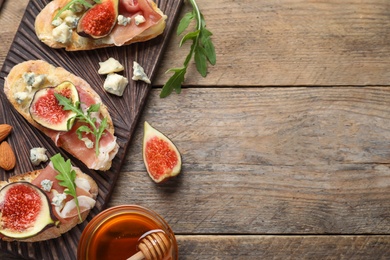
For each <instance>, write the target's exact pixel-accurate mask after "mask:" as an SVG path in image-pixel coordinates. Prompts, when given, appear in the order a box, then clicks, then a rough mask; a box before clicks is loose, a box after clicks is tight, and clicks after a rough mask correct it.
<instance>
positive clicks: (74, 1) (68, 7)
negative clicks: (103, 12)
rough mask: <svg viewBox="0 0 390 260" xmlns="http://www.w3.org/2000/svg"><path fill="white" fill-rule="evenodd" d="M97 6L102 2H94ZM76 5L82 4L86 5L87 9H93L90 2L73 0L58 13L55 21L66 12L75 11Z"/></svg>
mask: <svg viewBox="0 0 390 260" xmlns="http://www.w3.org/2000/svg"><path fill="white" fill-rule="evenodd" d="M93 1H94V2H95V3H96V4H99V3H100V2H101V0H93ZM75 4H82V5H84V6H85V7H87V8H91V7H92V4H91V3H90V2H88V1H87V0H71V1H70V2H69V3H67V4H66V5H65V6H64V7H62V8H61V9H60V10H59V11H58V13H57V14H56V15H55V16H54V18H53V21H55V20H56V19H57V18H58V17H60V16H61V14H62V13H63V12H65V11H66V10H72V11H73V10H74V5H75Z"/></svg>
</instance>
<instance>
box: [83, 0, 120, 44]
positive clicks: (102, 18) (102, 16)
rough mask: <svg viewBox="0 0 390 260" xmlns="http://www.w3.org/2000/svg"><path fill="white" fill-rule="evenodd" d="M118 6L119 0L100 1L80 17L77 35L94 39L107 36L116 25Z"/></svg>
mask: <svg viewBox="0 0 390 260" xmlns="http://www.w3.org/2000/svg"><path fill="white" fill-rule="evenodd" d="M118 6H119V0H101V2H100V3H97V4H95V5H94V6H92V7H91V8H90V9H88V10H87V11H86V12H85V13H84V14H83V15H82V16H81V17H80V20H79V22H78V24H77V33H78V34H79V35H80V36H84V37H92V38H94V39H99V38H103V37H105V36H107V35H108V34H110V32H111V31H112V28H114V26H115V24H116V23H117V17H118Z"/></svg>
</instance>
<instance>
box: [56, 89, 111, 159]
mask: <svg viewBox="0 0 390 260" xmlns="http://www.w3.org/2000/svg"><path fill="white" fill-rule="evenodd" d="M54 95H55V97H56V98H57V100H58V102H59V103H60V105H62V106H63V107H64V110H69V111H72V112H74V113H75V114H76V115H75V117H73V118H70V119H69V120H68V124H69V123H71V122H73V121H74V120H75V119H77V120H79V121H80V122H84V123H87V124H88V125H89V127H88V126H87V125H82V126H80V127H79V128H77V130H76V133H77V136H78V138H79V139H82V134H83V133H86V134H93V135H94V136H95V143H94V145H95V153H96V155H98V154H99V142H100V139H101V137H102V135H103V133H104V130H105V129H106V128H107V125H108V124H107V118H106V117H105V118H103V119H102V121H101V122H100V125H99V126H98V127H96V117H92V116H91V113H93V112H99V110H100V104H99V103H97V104H93V105H91V106H90V107H89V108H88V109H87V111H86V113H84V112H83V110H82V109H81V108H80V104H81V103H80V101H77V102H76V103H75V104H73V103H72V101H71V100H70V99H68V98H66V97H64V96H63V95H61V94H58V93H54ZM68 128H70V127H69V125H68Z"/></svg>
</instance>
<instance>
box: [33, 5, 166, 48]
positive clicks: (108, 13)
mask: <svg viewBox="0 0 390 260" xmlns="http://www.w3.org/2000/svg"><path fill="white" fill-rule="evenodd" d="M166 18H167V17H166V15H164V14H163V12H162V11H161V10H160V9H159V8H158V7H157V5H156V4H155V3H154V2H153V1H152V0H99V1H98V0H53V1H51V2H50V3H49V4H47V5H46V6H45V7H44V8H43V9H42V11H41V12H40V13H39V14H38V16H37V17H36V19H35V32H36V35H37V36H38V38H39V40H40V41H42V42H43V43H45V44H46V45H48V46H49V47H51V48H65V50H67V51H78V50H91V49H97V48H103V47H108V46H123V45H128V44H131V43H134V42H143V41H147V40H150V39H152V38H155V37H157V36H158V35H160V34H162V33H163V31H164V29H165V26H166V22H165V21H166Z"/></svg>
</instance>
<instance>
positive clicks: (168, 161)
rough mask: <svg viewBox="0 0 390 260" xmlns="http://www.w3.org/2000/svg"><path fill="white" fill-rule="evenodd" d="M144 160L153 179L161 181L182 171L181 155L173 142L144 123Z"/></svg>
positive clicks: (157, 181)
mask: <svg viewBox="0 0 390 260" xmlns="http://www.w3.org/2000/svg"><path fill="white" fill-rule="evenodd" d="M143 160H144V163H145V166H146V170H147V172H148V174H149V176H150V177H151V178H152V180H153V181H154V182H156V183H161V182H164V181H166V180H168V179H169V178H172V177H174V176H176V175H178V174H179V173H180V170H181V156H180V153H179V151H178V149H177V148H176V146H175V145H174V144H173V142H172V141H171V140H170V139H169V138H168V137H166V136H165V135H164V134H162V133H161V132H159V131H158V130H156V129H155V128H153V127H152V126H151V125H150V124H149V123H148V122H146V121H145V124H144V138H143Z"/></svg>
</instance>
